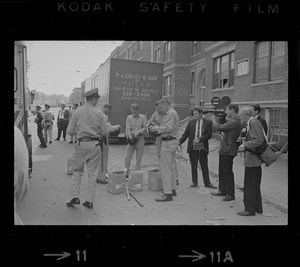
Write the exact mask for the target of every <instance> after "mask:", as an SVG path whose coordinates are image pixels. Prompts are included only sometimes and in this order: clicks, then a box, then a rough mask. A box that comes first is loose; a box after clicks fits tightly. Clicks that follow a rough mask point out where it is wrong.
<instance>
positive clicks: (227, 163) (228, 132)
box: [212, 103, 242, 201]
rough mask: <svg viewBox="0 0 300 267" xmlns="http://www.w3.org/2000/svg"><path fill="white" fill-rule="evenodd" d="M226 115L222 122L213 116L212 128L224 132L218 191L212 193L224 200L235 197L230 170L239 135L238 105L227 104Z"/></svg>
mask: <svg viewBox="0 0 300 267" xmlns="http://www.w3.org/2000/svg"><path fill="white" fill-rule="evenodd" d="M225 112H226V116H227V119H229V120H228V121H227V122H226V123H224V124H222V125H221V124H219V123H218V122H217V121H216V120H215V118H213V119H212V120H213V128H214V129H216V130H217V131H221V132H223V133H224V136H223V140H222V143H221V147H220V149H219V191H218V192H216V193H212V195H214V196H226V197H225V198H224V199H223V200H224V201H232V200H234V199H235V194H234V174H233V171H232V167H233V158H234V157H235V156H236V155H237V139H238V137H239V135H240V132H241V129H242V124H241V118H240V116H239V115H238V112H239V106H238V105H237V104H233V103H231V104H229V105H228V106H227V107H226V110H225Z"/></svg>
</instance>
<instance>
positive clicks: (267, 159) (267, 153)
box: [259, 125, 277, 167]
mask: <svg viewBox="0 0 300 267" xmlns="http://www.w3.org/2000/svg"><path fill="white" fill-rule="evenodd" d="M261 127H263V126H262V125H261ZM263 133H264V137H265V141H266V144H267V146H266V149H265V150H264V152H263V153H262V154H260V155H259V157H260V158H261V160H262V161H263V163H265V164H266V167H269V166H270V165H272V164H273V163H274V162H275V161H276V160H277V155H276V154H275V153H274V152H273V150H272V149H271V147H270V145H269V144H268V141H267V140H268V139H267V136H266V133H265V131H264V129H263Z"/></svg>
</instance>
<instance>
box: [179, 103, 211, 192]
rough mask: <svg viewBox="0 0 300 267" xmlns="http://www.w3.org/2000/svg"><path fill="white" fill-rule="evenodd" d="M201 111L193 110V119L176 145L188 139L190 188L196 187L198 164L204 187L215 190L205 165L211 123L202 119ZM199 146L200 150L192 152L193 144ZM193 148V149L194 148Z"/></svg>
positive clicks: (199, 109) (198, 109)
mask: <svg viewBox="0 0 300 267" xmlns="http://www.w3.org/2000/svg"><path fill="white" fill-rule="evenodd" d="M202 113H203V112H202V109H201V108H200V107H196V108H194V109H193V116H194V119H193V120H191V121H190V122H189V123H188V125H187V126H186V128H185V131H184V133H183V135H182V137H181V138H180V139H179V141H178V145H181V144H182V143H183V142H184V141H185V140H186V139H187V138H189V141H188V146H187V153H189V157H190V162H191V168H192V181H193V184H192V185H191V187H197V186H198V173H197V166H198V161H199V162H200V165H201V169H202V176H203V180H204V186H205V187H210V188H217V187H216V186H214V185H213V184H212V183H211V182H210V180H209V172H208V165H207V155H208V151H209V150H208V140H209V139H210V138H211V135H212V122H211V121H210V120H207V119H204V118H202ZM196 143H198V144H200V149H199V148H198V149H197V150H194V149H193V147H194V145H193V144H196ZM194 148H195V147H194Z"/></svg>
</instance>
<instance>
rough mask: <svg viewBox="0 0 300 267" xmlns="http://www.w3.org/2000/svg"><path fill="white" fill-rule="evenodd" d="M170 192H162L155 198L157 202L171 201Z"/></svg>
mask: <svg viewBox="0 0 300 267" xmlns="http://www.w3.org/2000/svg"><path fill="white" fill-rule="evenodd" d="M172 200H173V197H172V194H163V195H162V196H161V197H160V198H157V199H155V201H157V202H165V201H172Z"/></svg>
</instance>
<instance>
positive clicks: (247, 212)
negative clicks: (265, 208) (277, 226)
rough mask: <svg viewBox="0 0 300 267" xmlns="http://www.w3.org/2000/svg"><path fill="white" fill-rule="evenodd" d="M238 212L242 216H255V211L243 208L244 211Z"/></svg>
mask: <svg viewBox="0 0 300 267" xmlns="http://www.w3.org/2000/svg"><path fill="white" fill-rule="evenodd" d="M237 214H238V215H240V216H255V212H254V211H252V212H250V211H245V210H243V211H240V212H238V213H237Z"/></svg>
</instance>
